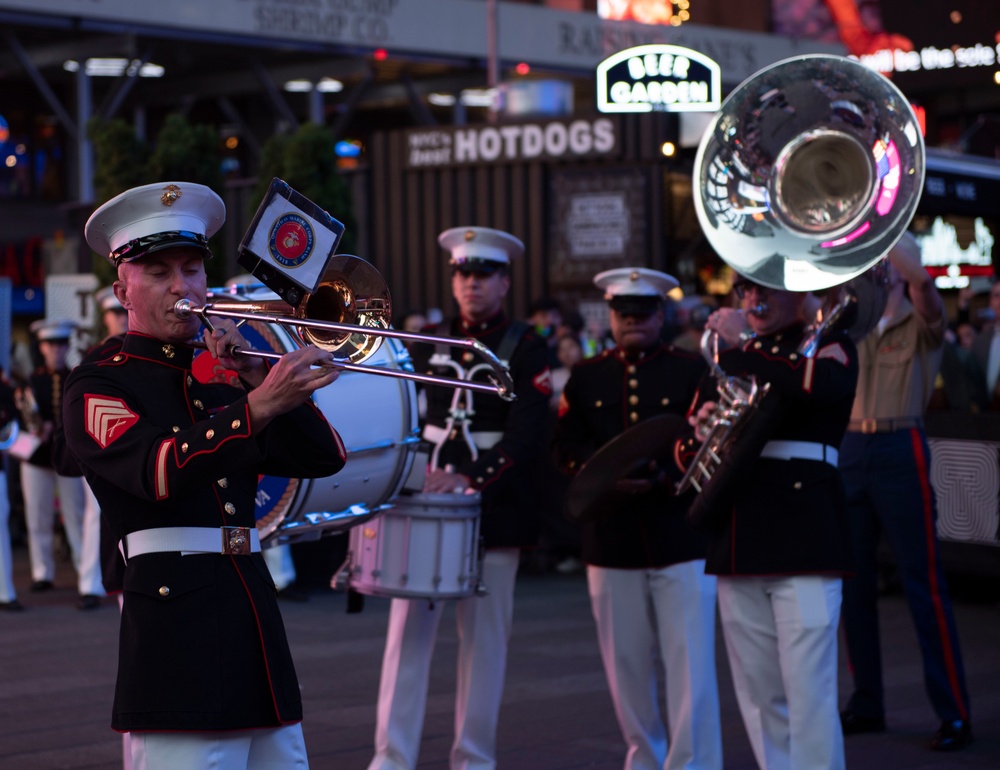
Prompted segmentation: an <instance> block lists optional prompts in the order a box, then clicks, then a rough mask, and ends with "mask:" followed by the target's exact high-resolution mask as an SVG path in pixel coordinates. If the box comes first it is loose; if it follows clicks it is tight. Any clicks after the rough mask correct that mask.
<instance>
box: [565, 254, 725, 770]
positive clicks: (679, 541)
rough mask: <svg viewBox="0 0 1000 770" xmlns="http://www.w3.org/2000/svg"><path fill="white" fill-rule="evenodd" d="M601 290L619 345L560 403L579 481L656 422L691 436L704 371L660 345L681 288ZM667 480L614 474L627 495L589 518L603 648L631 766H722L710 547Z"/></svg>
mask: <svg viewBox="0 0 1000 770" xmlns="http://www.w3.org/2000/svg"><path fill="white" fill-rule="evenodd" d="M594 284H595V285H596V286H597V287H598V288H600V289H602V290H603V291H604V296H605V299H606V300H607V301H608V305H609V309H610V321H611V333H612V336H613V338H614V342H615V348H614V349H613V350H608V351H605V352H604V353H603V354H601V355H599V356H597V357H595V358H590V359H586V360H584V361H581V362H580V363H578V364H577V365H576V366H574V367H573V370H572V372H571V373H570V377H569V381H568V382H567V383H566V387H565V389H564V390H563V393H562V397H561V399H560V402H559V411H558V422H557V426H556V435H555V442H554V446H555V452H556V457H557V460H558V463H559V466H560V468H561V469H562V470H563V471H565V472H566V473H568V474H570V475H573V476H577V479H576V481H578V480H579V479H580V477H581V476H582V475H583V474H581V473H580V471H581V468H582V467H583V466H584V465H585V464H587V463H588V462H589V461H590V460H591V459H592V458H593V457H594V455H595V454H596V453H598V452H599V450H601V448H602V447H608V450H607V451H609V452H614V451H615V449H614V448H615V447H616V446H618V445H617V444H615V443H613V442H615V441H616V440H623V441H624V440H628V439H627V437H626V435H625V434H626V432H627V431H629V430H630V429H632V428H639V429H641V428H642V423H643V422H645V421H648V420H650V418H656V417H661V416H663V415H674V416H676V419H677V420H678V422H679V424H680V426H681V427H682V428H684V427H686V426H685V423H684V420H683V417H685V416H686V415H687V413H688V409H689V408H690V407H691V405H692V403H693V401H694V397H695V393H696V392H697V389H698V385H699V383H700V382H701V380H702V377H703V375H704V373H705V368H706V367H705V362H704V360H703V359H702V358H701V356H699V355H697V354H695V353H690V352H687V351H681V350H678V349H675V348H674V347H672V346H670V345H667V344H665V343H663V342H662V341H661V339H660V334H661V330H662V328H663V322H664V311H663V305H664V302H665V301H666V293H667V292H668V291H670V290H671V289H673V288H674V287H676V286H677V280H676V279H675V278H673V277H672V276H670V275H667V274H666V273H661V272H659V271H656V270H650V269H648V268H642V267H632V268H620V269H617V270H608V271H605V272H602V273H600V274H598V275H597V276H595V278H594ZM647 424H650V425H651V424H652V423H647ZM657 430H662V428H657ZM629 435H631V436H634V435H635V433H634V432H633V433H631V434H629ZM595 462H596V465H597V467H600V461H599V460H596V461H595ZM590 467H591V468H593V467H595V466H594V465H591V466H590ZM578 474H579V475H578ZM664 481H666V480H665V479H661V478H659V473H658V472H657V473H655V474H648V475H647V474H644V473H637V474H627V476H626V477H625V478H620V477H618V476H617V475H615V478H614V480H612V479H610V478H609V479H608V482H607V483H608V485H609V486H610V485H612V484H614V485H615V487H616V488H617V489H618V490H620V491H622V492H624V493H625V495H623V496H621V497H618V498H615V497H612V498H609V499H608V502H607V506H606V509H605V510H602V511H599V512H597V515H596V516H595V517H593V518H592V519H590V520H585V521H583V522H582V533H581V534H582V545H583V547H582V556H583V560H584V562H586V564H587V585H588V589H589V593H590V601H591V607H592V609H593V614H594V621H595V623H596V625H597V639H598V644H599V645H600V648H601V658H602V660H603V662H604V670H605V674H606V677H607V680H608V687H609V689H610V691H611V698H612V701H613V702H614V707H615V715H616V717H617V719H618V724H619V727H620V728H621V732H622V737H623V738H624V740H625V743H626V744H627V747H628V750H627V753H626V758H625V763H624V766H625V767H626V768H627V769H628V770H664V769H666V770H674V769H675V768H698V770H712V769H713V768H714V769H715V770H720V769H721V767H722V738H721V727H720V722H719V692H718V685H717V681H716V672H715V578H714V577H712V576H710V575H706V574H705V545H706V538H705V537H704V536H703V535H701V534H699V533H697V532H695V531H694V530H692V529H691V527H689V526H688V524H687V522H686V521H685V519H684V507H683V504H682V503H680V502H679V500H680V499H679V498H676V497H674V496H673V495H672V485H670V484H667V483H660V482H664ZM685 500H686V499H685ZM659 665H662V666H663V667H664V668H665V669H666V688H665V692H663V693H661V692H660V691H659V690H660V688H659V686H658V684H657V680H658V675H657V670H658V667H659ZM661 697H663V699H664V701H665V703H666V713H663V708H662V706H661V705H660V704H661V700H660V699H661Z"/></svg>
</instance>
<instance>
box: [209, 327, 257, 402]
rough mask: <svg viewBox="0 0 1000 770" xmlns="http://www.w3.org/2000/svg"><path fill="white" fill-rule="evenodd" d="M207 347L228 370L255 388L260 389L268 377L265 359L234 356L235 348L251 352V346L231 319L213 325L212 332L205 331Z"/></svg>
mask: <svg viewBox="0 0 1000 770" xmlns="http://www.w3.org/2000/svg"><path fill="white" fill-rule="evenodd" d="M205 331H206V332H207V333H206V334H205V347H206V348H208V352H209V353H211V354H212V355H213V356H215V358H216V359H218V361H219V363H220V364H221V365H222V366H224V367H225V368H226V369H231V370H232V371H234V372H236V373H237V374H238V375H239V376H240V377H242V378H243V379H244V380H246V381H247V382H248V383H250V385H252V386H253V387H258V386H260V384H261V383H262V382H264V377H265V376H267V366H266V365H265V364H264V361H263V359H260V358H255V357H253V356H241V355H238V354H234V353H233V350H234V349H235V348H237V347H238V348H240V349H241V350H249V349H250V345H249V343H247V341H246V339H244V337H243V335H242V334H240V332H239V329H238V328H237V327H236V323H235V322H234V321H233V320H232V319H231V318H222V319H219V320H217V321H215V322H214V323H213V328H212V330H211V331H209V330H208V329H206V330H205Z"/></svg>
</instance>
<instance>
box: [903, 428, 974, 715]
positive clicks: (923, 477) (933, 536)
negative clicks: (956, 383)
mask: <svg viewBox="0 0 1000 770" xmlns="http://www.w3.org/2000/svg"><path fill="white" fill-rule="evenodd" d="M910 438H911V439H912V441H913V457H914V459H915V460H916V463H917V477H918V478H919V479H920V496H921V498H922V499H923V501H924V540H925V541H926V542H927V573H928V574H927V583H928V585H929V586H930V589H931V603H932V604H933V605H934V615H935V617H936V618H937V624H938V633H940V635H941V649H942V652H943V653H944V665H945V669H946V671H947V672H948V684H949V685H951V693H952V697H953V698H954V699H955V704H956V705H957V706H958V710H959V713H960V714H961V716H962V719H968V718H969V713H968V709H967V708H966V704H965V700H964V699H963V698H962V691H961V688H960V687H959V686H958V672H957V671H956V670H955V653H954V651H953V650H952V648H951V634H950V633H949V632H948V623H947V622H946V621H945V617H944V606H943V605H942V604H941V587H940V586H939V585H938V580H937V576H938V571H937V569H936V565H937V533H936V532H935V530H934V516H933V513H934V507H933V505H932V504H931V503H932V498H931V483H930V468H929V467H928V465H927V455H926V454H925V453H924V442H923V440H922V438H921V435H920V430H919V429H918V428H911V429H910Z"/></svg>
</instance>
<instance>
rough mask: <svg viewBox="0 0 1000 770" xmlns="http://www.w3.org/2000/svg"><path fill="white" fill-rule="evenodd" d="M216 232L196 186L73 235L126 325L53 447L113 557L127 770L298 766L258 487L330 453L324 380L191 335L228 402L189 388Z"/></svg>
mask: <svg viewBox="0 0 1000 770" xmlns="http://www.w3.org/2000/svg"><path fill="white" fill-rule="evenodd" d="M224 219H225V208H224V206H223V203H222V200H221V199H220V198H219V197H218V196H217V195H216V194H215V193H214V192H212V191H211V190H210V189H208V188H207V187H204V186H202V185H197V184H191V183H187V182H170V183H168V182H163V183H158V184H152V185H146V186H143V187H138V188H135V189H132V190H128V191H126V192H124V193H122V194H121V195H119V196H117V197H116V198H114V199H112V200H111V201H108V202H107V203H105V204H104V205H103V206H101V207H100V208H98V209H97V211H95V212H94V214H93V216H92V217H91V218H90V220H89V221H88V222H87V226H86V230H85V234H86V238H87V242H88V243H89V244H90V246H91V248H92V249H94V251H96V252H97V253H99V254H102V255H104V256H105V257H106V258H108V259H109V261H110V262H111V263H112V265H113V266H114V267H115V268H116V269H117V271H118V280H117V281H115V283H114V291H115V295H116V296H117V298H118V300H119V301H120V302H121V304H122V306H123V307H124V308H125V310H126V311H127V312H128V325H129V330H128V333H127V334H126V335H125V338H124V341H123V343H122V347H121V350H120V352H118V353H115V354H113V355H111V356H110V357H109V358H105V359H103V360H99V361H95V362H91V363H83V364H81V365H80V366H78V367H77V368H76V369H75V370H74V371H73V373H72V374H71V375H70V377H69V379H68V381H67V384H66V395H65V398H64V403H63V418H64V423H65V427H66V442H67V445H68V447H69V449H70V450H71V451H72V452H73V454H74V455H75V456H76V458H77V459H78V460H79V463H80V465H81V467H82V468H83V471H84V474H85V476H86V478H87V481H88V483H89V484H90V486H91V488H92V489H93V492H94V494H95V496H96V498H97V500H98V502H99V503H100V507H101V512H102V516H103V517H105V518H106V520H107V524H108V525H109V529H110V531H111V533H112V535H113V537H114V538H115V540H116V541H117V543H118V548H119V550H120V551H121V554H122V556H123V558H124V560H125V570H124V577H123V584H124V593H123V601H122V619H121V634H120V644H119V661H118V682H117V685H116V688H115V700H114V707H113V710H112V727H113V728H114V729H115V730H117V731H119V732H128V733H130V737H131V753H132V758H133V760H134V764H135V766H136V767H209V766H213V767H216V766H218V767H225V768H239V767H247V766H248V765H253V766H258V765H256V764H255V763H258V762H260V761H261V760H262V759H263V758H264V757H267V758H270V762H271V763H272V764H273V766H280V767H307V766H308V760H307V758H306V752H305V744H304V741H303V738H302V729H301V725H300V724H299V723H300V720H301V718H302V704H301V699H300V695H299V686H298V681H297V679H296V675H295V669H294V666H293V664H292V659H291V653H290V651H289V647H288V642H287V640H286V637H285V632H284V627H283V625H282V621H281V615H280V612H279V610H278V605H277V600H276V596H275V587H274V582H273V580H272V579H271V576H270V575H269V573H268V571H267V567H266V565H265V563H264V559H263V557H262V556H261V553H260V540H259V537H258V535H257V530H256V527H255V505H254V499H255V494H256V487H257V479H258V474H275V475H281V476H301V477H310V476H312V477H319V476H326V475H329V474H332V473H336V472H337V471H339V470H340V469H341V468H342V467H343V465H344V462H345V450H344V446H343V443H342V442H341V440H340V437H339V436H338V435H337V433H336V432H335V431H334V430H333V429H332V428H331V427H330V425H329V424H328V423H327V421H326V419H325V418H324V417H323V415H322V414H321V413H320V412H319V411H318V410H317V409H316V408H315V406H314V405H313V404H312V403H311V401H310V395H311V394H312V393H313V392H314V391H315V390H316V389H318V388H321V387H324V386H325V385H328V384H330V383H331V382H333V381H334V380H335V379H336V378H337V370H335V369H332V368H330V367H328V366H322V364H326V363H329V361H330V358H331V357H330V354H329V353H327V352H326V351H321V350H317V349H316V348H312V347H305V348H302V349H300V350H296V351H294V352H292V353H289V354H287V355H286V356H284V357H282V358H281V360H280V361H278V362H277V363H276V364H274V365H273V366H268V365H267V364H264V363H263V362H262V361H261V360H260V359H256V358H249V357H239V356H234V354H233V352H232V351H233V346H234V345H240V346H244V347H246V344H247V343H246V341H245V340H244V339H243V337H242V335H240V333H239V332H238V331H237V330H236V328H235V325H234V324H233V323H232V322H231V321H228V320H226V321H220V322H219V323H218V324H217V325H216V328H215V330H214V331H213V332H211V333H210V334H206V335H205V344H206V346H207V347H208V350H209V352H210V353H211V354H212V355H214V356H216V357H217V358H218V359H219V363H220V364H221V366H222V367H223V368H226V369H232V370H233V371H235V372H237V374H238V375H239V378H240V383H241V386H242V387H233V386H231V385H228V384H209V383H202V382H200V381H198V380H197V379H196V378H195V376H194V374H193V372H192V369H191V364H192V359H193V355H194V348H193V347H192V345H191V344H190V342H191V340H192V338H193V337H194V336H195V335H196V333H197V332H198V331H199V326H200V322H199V321H198V320H197V319H195V318H192V317H186V318H183V317H180V316H178V315H177V314H176V313H175V312H174V305H175V303H176V302H177V301H178V300H180V299H187V300H190V301H192V302H193V303H196V304H198V305H201V304H203V303H204V301H205V295H206V291H207V289H206V278H205V266H204V261H205V259H207V258H209V257H210V256H211V252H210V251H209V249H208V238H209V237H211V236H212V235H213V234H214V233H215V232H216V231H217V230H218V229H219V227H221V225H222V223H223V221H224Z"/></svg>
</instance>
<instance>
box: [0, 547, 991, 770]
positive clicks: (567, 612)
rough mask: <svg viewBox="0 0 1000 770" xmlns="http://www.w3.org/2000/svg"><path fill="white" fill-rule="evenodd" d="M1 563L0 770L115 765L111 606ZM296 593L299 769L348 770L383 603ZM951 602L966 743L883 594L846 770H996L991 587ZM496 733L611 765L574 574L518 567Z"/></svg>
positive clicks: (445, 718)
mask: <svg viewBox="0 0 1000 770" xmlns="http://www.w3.org/2000/svg"><path fill="white" fill-rule="evenodd" d="M331 540H334V541H336V540H338V538H331ZM330 558H333V557H330ZM14 560H15V583H16V585H17V588H18V594H19V599H20V600H21V602H22V603H23V604H24V605H25V606H26V607H27V609H26V610H25V611H24V612H21V613H10V612H0V768H4V769H6V768H12V769H13V768H16V769H17V770H58V769H63V768H64V769H66V770H69V769H73V770H98V769H101V770H103V769H105V768H115V767H120V752H121V742H120V740H121V739H120V736H118V734H116V733H114V732H112V731H111V729H110V728H109V726H108V725H109V722H110V711H111V699H112V693H113V688H114V681H115V671H116V656H117V631H118V609H117V604H116V602H115V601H114V599H105V600H103V602H102V605H101V606H100V607H99V608H98V609H96V610H92V611H87V612H84V611H80V610H78V609H77V608H76V601H77V597H76V592H75V590H74V588H73V585H74V574H73V572H72V568H71V567H70V566H69V565H68V564H67V563H65V562H63V563H61V564H60V566H59V573H58V575H57V579H56V589H55V590H54V591H50V592H48V593H44V594H35V593H31V592H30V591H29V590H28V586H29V584H30V577H29V574H28V567H27V554H26V552H25V550H24V548H23V546H21V547H19V548H16V549H15V552H14ZM326 563H327V564H328V563H332V561H330V560H329V559H328V560H327V562H326ZM325 569H326V567H325V566H324V567H321V568H320V570H319V571H320V573H321V574H322V573H323V572H324V570H325ZM308 589H309V594H308V601H304V602H292V601H286V602H283V603H282V609H283V614H284V619H285V625H286V628H287V631H288V636H289V639H290V642H291V646H292V652H293V654H294V656H295V661H296V666H297V669H298V673H299V679H300V683H301V687H302V694H303V699H304V706H305V721H304V731H305V736H306V744H307V747H308V750H309V755H310V759H311V765H312V767H313V768H314V770H327V769H330V770H364V768H365V767H366V765H367V762H368V760H369V759H370V758H371V752H372V735H373V730H374V723H375V702H376V695H377V692H378V679H379V666H380V662H381V655H382V647H383V642H384V636H385V627H386V618H387V614H388V604H389V601H388V600H387V599H384V598H373V597H366V601H365V607H364V611H363V612H361V613H359V614H347V612H346V607H347V601H346V596H345V595H344V594H343V593H340V592H334V591H332V590H329V589H327V588H325V587H324V586H323V584H322V581H319V580H315V579H314V580H313V581H312V583H311V584H310V585H309V586H308ZM952 593H953V597H954V599H955V607H956V614H957V619H958V626H959V630H960V634H961V636H962V643H963V648H964V653H965V662H966V669H967V674H968V680H969V690H970V693H971V698H972V708H973V726H974V730H975V734H976V741H975V743H974V744H973V745H972V746H970V747H968V748H967V749H965V750H963V751H960V752H955V753H952V754H940V753H936V752H932V751H930V750H928V749H927V741H928V739H929V737H930V735H931V733H932V732H933V731H934V729H935V728H936V727H937V720H936V718H935V716H934V714H933V712H932V711H931V708H930V705H929V704H928V701H927V697H926V695H925V694H924V690H923V684H922V673H921V665H920V655H919V652H918V649H917V642H916V638H915V635H914V632H913V630H912V626H911V624H910V621H909V617H908V614H907V611H906V607H905V602H904V601H903V599H902V597H901V596H900V595H898V594H891V593H890V594H888V595H885V596H883V598H882V601H881V605H880V607H881V609H880V611H881V621H882V631H883V644H884V650H885V652H884V657H885V668H886V672H885V673H886V699H887V708H888V714H887V720H888V723H889V729H888V731H887V732H886V733H884V734H879V735H859V736H852V737H850V738H848V739H847V741H846V747H847V766H848V768H854V769H856V770H953V769H955V768H981V769H985V768H991V770H996V768H1000V655H998V654H997V651H998V650H1000V622H998V620H1000V617H998V616H1000V609H998V603H997V602H998V599H1000V592H998V591H997V588H996V586H995V585H993V584H986V585H984V584H983V583H982V581H969V582H965V583H964V584H959V583H955V584H953V591H952ZM448 612H449V614H450V612H451V611H450V610H449V611H448ZM455 648H456V638H455V629H454V623H453V622H452V620H451V618H450V617H449V616H446V617H445V619H444V622H443V623H442V627H441V635H440V638H439V642H438V646H437V650H436V653H435V658H434V663H433V668H432V680H431V686H430V697H429V699H428V703H427V717H426V721H425V725H424V739H423V744H422V748H421V754H420V763H419V766H418V767H419V768H420V769H421V770H445V769H446V768H447V755H448V748H449V745H450V741H451V729H452V714H453V692H454V682H455V671H454V660H455V655H454V653H455ZM717 660H718V670H719V687H720V697H721V703H722V726H723V748H724V753H725V767H726V768H727V769H728V770H751V769H752V768H754V767H755V763H754V761H753V756H752V754H751V751H750V746H749V744H748V742H747V740H746V736H745V734H744V732H743V726H742V723H741V721H740V717H739V712H738V709H737V706H736V702H735V698H734V696H733V690H732V682H731V679H730V676H729V668H728V665H727V663H726V657H725V652H724V649H723V645H722V642H721V637H720V639H719V642H718V644H717ZM840 688H841V701H842V702H843V700H844V699H846V696H847V694H848V693H849V678H848V674H847V668H846V664H845V665H842V667H841V677H840ZM498 729H499V735H498V753H499V756H498V766H499V768H500V770H577V769H578V768H580V769H582V768H588V769H589V770H618V769H619V768H621V767H622V765H623V762H624V757H625V747H624V744H623V742H622V739H621V735H620V733H619V731H618V727H617V724H616V722H615V718H614V713H613V711H612V706H611V700H610V698H609V696H608V690H607V685H606V683H605V680H604V674H603V671H602V668H601V662H600V656H599V653H598V649H597V643H596V639H595V634H594V627H593V619H592V617H591V614H590V606H589V601H588V598H587V587H586V578H585V577H584V575H583V574H582V573H578V574H572V575H562V574H557V573H555V572H544V573H541V572H538V571H535V570H529V569H525V570H522V573H521V575H520V576H519V577H518V583H517V596H516V604H515V611H514V628H513V638H512V639H511V644H510V659H509V664H508V669H507V687H506V691H505V694H504V701H503V708H502V711H501V715H500V724H499V728H498Z"/></svg>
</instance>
